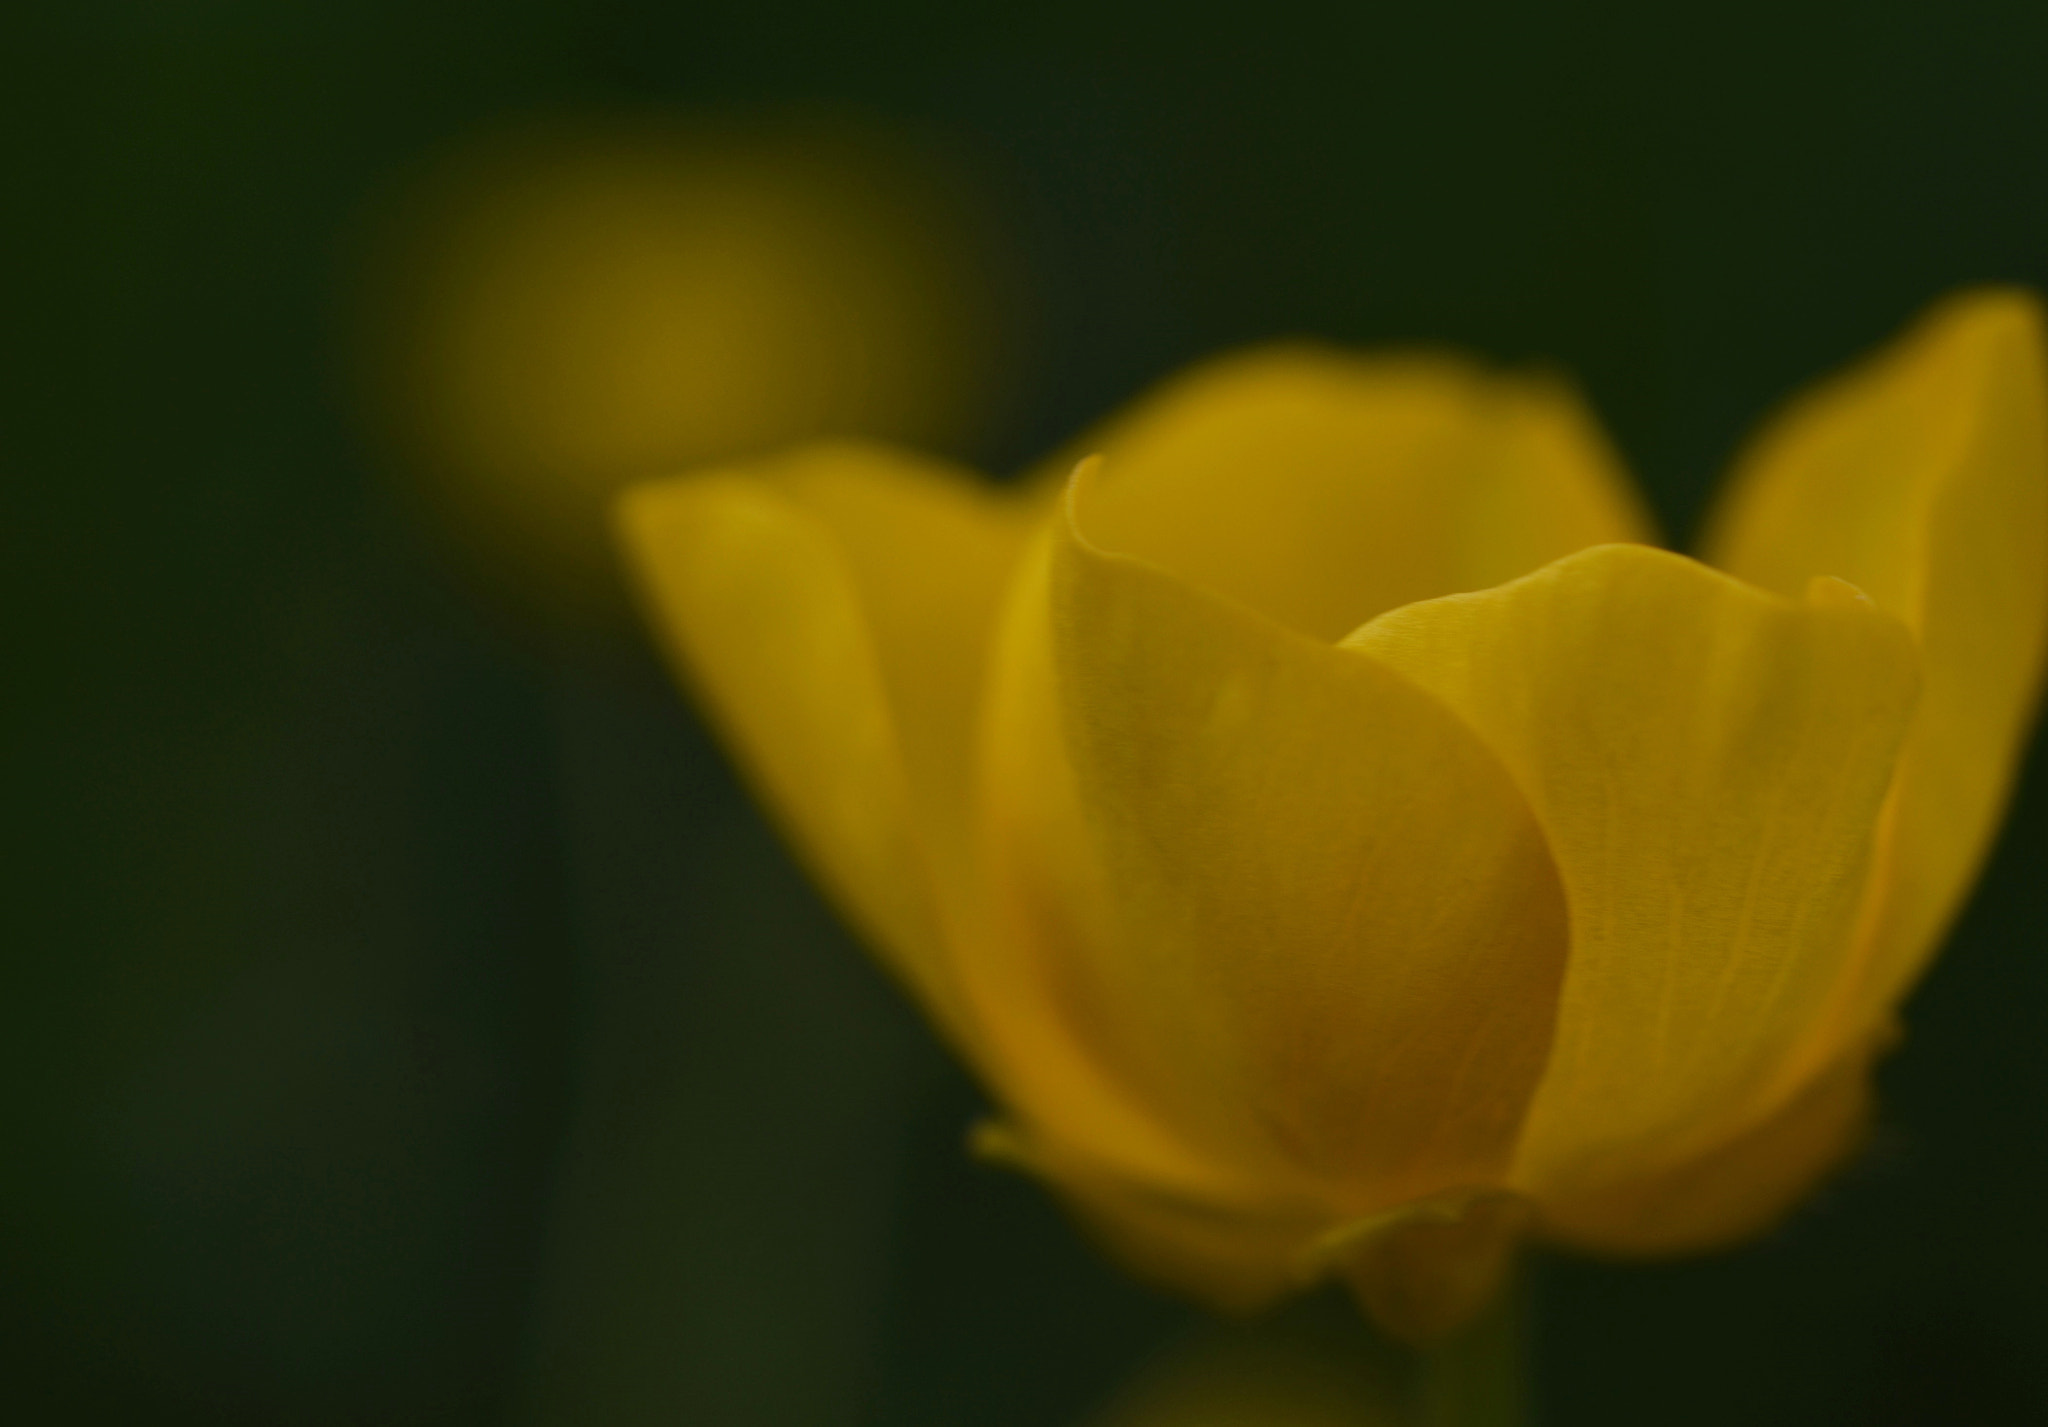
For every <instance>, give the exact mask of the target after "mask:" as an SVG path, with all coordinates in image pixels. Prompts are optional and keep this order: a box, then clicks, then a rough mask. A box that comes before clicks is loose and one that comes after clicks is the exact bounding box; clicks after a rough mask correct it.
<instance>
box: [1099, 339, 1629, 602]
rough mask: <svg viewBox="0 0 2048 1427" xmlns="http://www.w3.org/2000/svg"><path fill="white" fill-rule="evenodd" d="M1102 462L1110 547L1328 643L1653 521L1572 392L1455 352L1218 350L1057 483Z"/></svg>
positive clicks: (1103, 533)
mask: <svg viewBox="0 0 2048 1427" xmlns="http://www.w3.org/2000/svg"><path fill="white" fill-rule="evenodd" d="M1097 452H1099V453H1101V454H1103V455H1104V456H1106V457H1107V469H1106V471H1105V474H1104V478H1103V480H1102V482H1101V487H1100V489H1099V490H1098V491H1097V492H1096V494H1095V495H1094V497H1093V499H1092V501H1091V509H1090V514H1089V528H1090V531H1091V532H1092V533H1093V535H1094V537H1095V538H1096V539H1098V540H1099V541H1101V542H1102V544H1103V545H1104V547H1105V548H1108V549H1114V550H1120V551H1124V552H1125V553H1128V554H1131V555H1135V556H1138V557H1140V558H1142V559H1145V560H1149V561H1151V562H1152V563H1153V564H1155V565H1158V566H1159V567H1161V568H1162V569H1165V570H1169V571H1171V572H1172V573H1174V574H1175V575H1178V576H1180V577H1181V578H1182V579H1185V580H1187V581H1189V582H1190V583H1192V584H1196V585H1199V586H1202V587H1203V588H1205V589H1208V590H1211V591H1213V592H1215V593H1218V594H1222V595H1226V596H1229V597H1230V598H1232V599H1235V600H1239V601H1241V602H1242V603H1244V604H1247V605H1250V606H1251V607H1252V608H1254V609H1257V610H1260V611H1263V612H1264V613H1266V614H1268V615H1270V616H1271V617H1272V618H1274V619H1277V620H1279V621H1280V622H1281V623H1283V624H1286V625H1288V626H1290V627H1292V628H1294V629H1296V630H1298V631H1300V632H1302V633H1304V634H1308V635H1311V636H1314V637H1316V638H1319V639H1324V640H1330V641H1335V640H1337V639H1339V638H1341V637H1342V636H1343V635H1344V634H1345V633H1347V632H1348V631H1350V630H1352V629H1354V628H1356V627H1357V626H1358V625H1359V624H1361V623H1363V622H1364V621H1365V620H1367V619H1370V618H1371V617H1372V616H1373V615H1375V614H1378V613H1380V612H1381V611H1382V610H1387V609H1392V608H1394V607H1396V606H1397V605H1403V604H1407V603H1409V602H1411V601H1414V600H1419V599H1427V598H1430V597H1433V596H1436V595H1443V594H1449V593H1451V592H1453V591H1456V590H1474V589H1485V588H1487V587H1489V586H1491V585H1496V584H1499V583H1501V582H1502V581H1504V580H1508V579H1512V578H1514V577H1515V576H1517V575H1522V574H1526V573H1528V572H1529V571H1531V570H1534V569H1536V568H1538V567H1539V566H1541V565H1543V564H1545V563H1547V562H1549V561H1550V560H1553V559H1556V558H1557V557H1558V556H1560V555H1566V554H1569V553H1570V552H1571V551H1573V550H1578V549H1581V548H1583V547H1585V546H1587V545H1595V544H1600V543H1603V542H1607V541H1617V540H1638V539H1645V538H1647V533H1648V529H1649V526H1648V523H1647V521H1646V520H1645V518H1644V516H1643V514H1642V512H1641V510H1640V508H1639V507H1638V505H1637V504H1636V501H1635V497H1634V495H1633V493H1632V492H1631V490H1630V488H1629V485H1628V482H1627V480H1626V479H1625V478H1624V477H1623V475H1622V474H1621V471H1620V468H1619V466H1618V464H1617V463H1616V461H1615V458H1614V456H1613V455H1612V453H1611V452H1610V451H1609V449H1608V447H1607V444H1606V442H1605V441H1604V440H1603V439H1602V437H1601V435H1600V432H1599V430H1598V428H1597V426H1596V425H1595V423H1594V421H1593V419H1592V417H1591V416H1590V415H1589V414H1588V413H1587V412H1586V410H1585V409H1584V407H1583V405H1582V404H1581V403H1580V402H1579V400H1578V399H1577V397H1576V395H1575V394H1574V393H1573V392H1572V391H1571V390H1570V389H1569V388H1567V387H1565V386H1564V385H1563V384H1562V383H1559V382H1557V381H1554V380H1551V379H1547V378H1544V377H1540V376H1504V375H1498V374H1495V373H1491V372H1488V371H1486V370H1484V369H1482V368H1479V367H1476V366H1474V365H1472V364H1470V363H1467V362H1463V361H1459V360H1457V359H1454V358H1450V357H1442V356H1425V355H1409V356H1395V357H1359V356H1350V355H1346V354H1343V353H1340V352H1335V351H1328V350H1324V349H1320V348H1315V347H1308V346H1299V347H1276V348H1265V349H1261V350H1256V351H1252V352H1248V353H1244V354H1241V355H1237V356H1233V357H1226V358H1223V359H1221V360H1219V361H1216V362H1212V363H1210V364H1208V365H1206V366H1204V367H1200V368H1197V369H1196V370H1195V371H1194V372H1192V373H1190V374H1188V375H1186V376H1183V377H1181V378H1178V379H1177V380H1175V381H1173V382H1171V383H1169V384H1168V385H1167V386H1166V387H1165V388H1164V389H1162V390H1161V391H1159V392H1158V393H1156V394H1154V395H1153V396H1151V397H1149V398H1148V399H1146V400H1145V401H1143V402H1141V403H1140V404H1139V405H1138V406H1137V408H1136V409H1135V410H1134V411H1132V412H1131V413H1130V414H1129V415H1126V416H1121V417H1119V418H1117V419H1115V420H1113V421H1112V422H1110V423H1108V424H1107V425H1106V426H1104V427H1103V428H1102V429H1100V430H1098V431H1096V432H1092V433H1090V435H1089V436H1088V437H1086V438H1085V439H1084V440H1083V441H1082V442H1081V443H1079V444H1078V445H1077V446H1076V447H1075V448H1074V454H1073V455H1072V456H1070V457H1067V458H1066V459H1065V462H1064V465H1063V466H1062V468H1061V470H1060V474H1062V475H1064V474H1065V471H1066V470H1067V469H1070V468H1071V466H1072V464H1073V461H1074V460H1076V459H1078V458H1079V457H1081V456H1085V455H1088V454H1091V453H1097Z"/></svg>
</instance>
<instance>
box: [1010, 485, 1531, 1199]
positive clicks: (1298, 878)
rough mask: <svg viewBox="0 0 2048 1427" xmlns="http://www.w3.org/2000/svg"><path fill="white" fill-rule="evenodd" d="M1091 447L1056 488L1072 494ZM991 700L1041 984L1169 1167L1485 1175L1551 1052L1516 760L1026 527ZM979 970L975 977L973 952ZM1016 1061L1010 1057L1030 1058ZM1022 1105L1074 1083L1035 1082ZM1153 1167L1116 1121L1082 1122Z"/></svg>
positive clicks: (1106, 1144)
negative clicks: (1183, 1161) (1174, 1155)
mask: <svg viewBox="0 0 2048 1427" xmlns="http://www.w3.org/2000/svg"><path fill="white" fill-rule="evenodd" d="M1088 495H1089V492H1088V490H1087V489H1086V483H1085V481H1084V479H1083V477H1082V476H1081V475H1077V477H1076V482H1075V490H1074V492H1073V494H1072V495H1071V496H1070V503H1071V504H1070V509H1072V510H1078V511H1079V512H1080V516H1079V518H1080V519H1082V520H1084V521H1085V519H1086V516H1087V514H1088V510H1087V498H1088ZM1047 541H1048V548H1047V550H1046V552H1045V558H1044V561H1043V565H1042V576H1041V578H1040V579H1039V580H1038V581H1037V582H1036V583H1035V584H1034V583H1033V582H1032V581H1030V580H1025V581H1020V584H1019V587H1018V595H1019V602H1018V604H1017V605H1015V606H1013V608H1012V619H1011V622H1010V625H1009V627H1008V629H1007V630H1006V634H1005V640H1006V643H1005V647H1004V650H1003V653H1002V655H1001V657H1000V658H999V661H998V664H999V668H1000V669H1001V670H1002V672H1003V674H1004V675H1005V676H1006V679H1007V683H1006V685H1005V686H1004V688H1003V689H1002V691H1001V692H1000V693H999V695H998V696H997V697H996V698H995V699H994V700H993V701H992V704H991V710H992V715H993V718H994V723H993V724H992V743H993V748H994V751H995V755H996V756H995V757H994V758H992V761H991V769H992V776H993V777H994V778H995V779H996V780H997V781H996V783H995V784H994V785H993V787H992V792H991V797H990V806H991V808H992V809H994V810H996V811H997V813H998V814H999V815H1000V817H1001V818H1002V819H1003V822H1002V824H1001V825H1000V826H999V827H998V828H997V838H996V844H995V845H996V848H997V855H998V857H999V858H1000V859H1001V863H1000V865H1001V866H1002V868H1003V870H1004V873H1005V876H1004V879H1003V880H1004V885H1005V886H1006V887H1007V888H1008V889H1009V890H1010V891H1011V893H1012V895H1013V896H1014V897H1015V899H1016V901H1015V903H1014V905H1013V907H1012V908H1011V911H1010V914H1009V916H1008V917H1007V918H1006V920H1008V921H1009V922H1010V923H1011V924H1012V925H1015V926H1017V927H1020V928H1022V929H1023V930H1024V932H1025V934H1026V936H1027V937H1028V948H1027V950H1026V951H1025V952H1024V953H1023V954H1021V955H1020V956H1019V957H1018V958H1017V960H1016V961H1014V962H1013V963H1012V966H1013V968H1015V969H1014V970H1013V972H1012V974H1011V975H1010V976H1009V977H1008V978H1007V979H1005V980H1003V981H1001V982H1000V983H992V985H991V994H994V995H997V996H1000V997H1001V999H1002V1001H1003V1003H1004V1004H1006V1005H1014V1004H1016V1003H1017V1002H1018V1001H1019V1000H1020V999H1021V998H1023V997H1026V996H1028V995H1030V994H1031V992H1030V990H1029V986H1028V984H1027V983H1029V982H1031V981H1032V980H1033V978H1037V979H1038V980H1039V983H1040V989H1039V990H1038V991H1037V993H1036V994H1038V995H1039V996H1041V997H1043V998H1045V999H1046V1000H1048V1001H1050V1002H1052V1003H1054V1004H1056V1005H1057V1007H1058V1008H1059V1010H1058V1015H1057V1017H1056V1019H1057V1021H1058V1022H1059V1023H1060V1024H1063V1025H1065V1026H1068V1027H1070V1028H1072V1033H1073V1035H1074V1037H1075V1039H1076V1041H1077V1043H1078V1045H1079V1048H1080V1051H1081V1053H1082V1054H1084V1055H1085V1056H1086V1057H1088V1058H1089V1059H1091V1060H1092V1061H1093V1062H1094V1063H1095V1064H1097V1065H1099V1066H1101V1067H1102V1068H1103V1070H1102V1078H1103V1079H1105V1080H1108V1081H1111V1082H1114V1083H1118V1084H1121V1085H1123V1086H1126V1087H1131V1088H1132V1089H1133V1093H1134V1096H1135V1098H1136V1100H1137V1102H1138V1103H1139V1104H1141V1105H1142V1106H1143V1107H1144V1109H1145V1110H1146V1111H1147V1112H1148V1113H1149V1114H1151V1115H1152V1116H1153V1117H1154V1118H1155V1119H1156V1121H1157V1122H1158V1123H1159V1124H1161V1125H1163V1126H1165V1127H1167V1132H1168V1133H1169V1134H1170V1135H1171V1136H1175V1137H1178V1139H1179V1142H1180V1143H1181V1144H1182V1145H1183V1146H1186V1147H1188V1148H1189V1150H1190V1154H1189V1158H1190V1159H1192V1160H1195V1161H1204V1160H1206V1161H1207V1162H1209V1163H1212V1164H1214V1165H1218V1166H1227V1172H1226V1171H1225V1170H1222V1169H1219V1170H1218V1171H1217V1172H1216V1174H1215V1175H1214V1176H1213V1177H1212V1178H1211V1179H1210V1180H1209V1181H1207V1182H1202V1181H1200V1180H1193V1181H1192V1182H1186V1183H1184V1184H1183V1185H1182V1187H1181V1189H1180V1192H1182V1193H1183V1194H1184V1195H1185V1196H1186V1197H1188V1198H1190V1199H1194V1200H1205V1199H1206V1201H1207V1202H1210V1203H1215V1202H1218V1201H1219V1200H1221V1199H1227V1198H1229V1196H1230V1195H1231V1194H1234V1193H1238V1192H1239V1191H1238V1190H1233V1189H1231V1188H1229V1187H1227V1186H1226V1185H1225V1184H1224V1181H1225V1180H1233V1181H1234V1182H1235V1183H1237V1184H1238V1185H1240V1186H1245V1188H1243V1191H1242V1192H1243V1193H1244V1194H1245V1195H1256V1196H1257V1197H1260V1198H1262V1199H1271V1198H1277V1197H1281V1196H1284V1195H1287V1194H1295V1195H1300V1196H1308V1197H1312V1198H1317V1199H1319V1200H1320V1201H1321V1202H1322V1203H1324V1204H1326V1205H1327V1206H1329V1207H1328V1213H1329V1214H1331V1215H1332V1216H1334V1217H1335V1218H1338V1219H1349V1218H1354V1217H1357V1216H1359V1215H1362V1214H1366V1213H1371V1212H1375V1211H1377V1210H1380V1209H1383V1208H1386V1207H1388V1206H1390V1205H1394V1204H1398V1203H1401V1202H1404V1201H1407V1200H1410V1199H1415V1198H1418V1197H1421V1196H1424V1195H1427V1194H1431V1193H1434V1192H1436V1191H1439V1190H1442V1189H1446V1188H1452V1187H1472V1186H1483V1185H1487V1184H1490V1183H1493V1182H1496V1181H1497V1180H1498V1178H1499V1177H1500V1176H1501V1175H1502V1174H1503V1173H1504V1172H1505V1170H1506V1168H1507V1164H1508V1159H1509V1155H1510V1152H1511V1149H1512V1145H1513V1143H1514V1139H1515V1135H1516V1131H1517V1129H1518V1127H1519V1125H1520V1122H1521V1117H1522V1112H1523V1108H1524V1106H1525V1104H1526V1102H1527V1100H1528V1097H1529V1095H1530V1093H1531V1090H1532V1088H1533V1086H1534V1084H1535V1080H1536V1077H1537V1075H1538V1074H1539V1073H1540V1070H1541V1067H1542V1065H1543V1062H1544V1057H1545V1052H1546V1050H1547V1048H1548V1044H1549V1037H1550V1026H1551V1017H1552V1008H1553V1000H1554V996H1555V991H1556V987H1557V984H1558V978H1559V976H1560V974H1561V968H1562V957H1563V951H1564V921H1563V904H1562V899H1561V897H1560V894H1559V888H1558V884H1557V880H1556V876H1555V873H1554V872H1553V870H1552V868H1551V865H1550V860H1549V856H1548V853H1547V851H1546V850H1545V847H1544V844H1543V840H1542V838H1541V836H1540V834H1539V832H1538V830H1537V827H1536V825H1535V822H1534V820H1533V818H1532V817H1531V816H1530V813H1529V810H1528V808H1527V807H1526V806H1525V804H1524V802H1523V800H1522V798H1521V796H1520V794H1519V793H1517V791H1516V790H1515V788H1514V785H1513V784H1512V782H1511V781H1510V780H1509V778H1508V777H1507V775H1506V774H1505V773H1504V772H1503V770H1502V769H1501V768H1500V767H1499V765H1498V764H1497V763H1496V762H1495V760H1494V759H1493V758H1492V757H1491V755H1489V754H1488V753H1487V752H1486V751H1485V749H1484V748H1483V747H1482V746H1481V745H1480V744H1479V742H1478V741H1477V740H1476V739H1475V738H1474V737H1473V736H1472V734H1471V733H1470V732H1469V731H1468V730H1467V729H1466V728H1465V727H1464V725H1463V724H1462V723H1461V722H1460V721H1459V720H1458V719H1457V718H1456V717H1454V716H1453V715H1451V714H1450V713H1449V712H1448V711H1447V710H1446V709H1444V708H1443V707H1442V706H1441V705H1440V704H1439V703H1437V702H1436V701H1435V700H1434V699H1432V698H1430V697H1429V696H1427V695H1426V694H1423V693H1422V692H1420V691H1419V690H1417V689H1416V688H1415V687H1414V686H1413V685H1412V684H1410V683H1409V682H1408V681H1407V680H1405V679H1403V678H1402V677H1400V676H1399V675H1397V674H1394V673H1392V672H1390V671H1389V670H1387V669H1385V668H1383V667H1381V666H1379V665H1377V664H1375V663H1374V662H1373V661H1371V660H1368V659H1363V658H1360V657H1358V656H1356V655H1353V654H1351V653H1348V652H1346V651H1343V650H1340V649H1337V648H1335V647H1333V646H1330V645H1325V644H1321V643H1318V642H1316V641H1313V640H1309V639H1305V638H1302V637H1301V636H1299V635H1295V634H1293V633H1291V632H1289V631H1287V630H1285V629H1283V628H1281V627H1279V626H1278V625H1275V624H1273V623H1272V622H1271V621H1269V620H1267V619H1265V618H1263V617H1262V616H1259V615H1257V614H1255V613H1253V612H1251V611H1249V610H1245V609H1242V608H1240V607H1238V606H1236V605H1233V604H1231V603H1229V602H1227V601H1224V600H1220V599H1217V598H1215V597H1214V596H1211V595H1208V594H1206V593H1204V592H1203V591H1200V590H1197V589H1193V588H1190V587H1189V586H1187V585H1185V584H1183V583H1182V582H1181V581H1179V580H1177V579H1174V578H1173V577H1172V576H1170V575H1167V574H1165V573H1163V572H1161V571H1159V570H1157V569H1155V568H1153V567H1151V566H1149V565H1146V564H1144V563H1143V562H1141V561H1138V560H1134V559H1130V558H1126V557H1123V556H1119V555H1113V554H1109V553H1106V552H1104V551H1103V550H1101V549H1098V548H1096V547H1095V546H1093V545H1091V544H1090V543H1089V542H1088V541H1087V540H1086V539H1084V538H1083V537H1082V536H1081V534H1080V531H1079V529H1078V528H1077V526H1075V525H1074V524H1072V523H1071V521H1070V523H1069V524H1067V525H1066V526H1064V527H1059V526H1056V527H1055V528H1054V529H1053V530H1052V531H1050V532H1048V535H1047ZM978 974H979V973H978ZM1029 1073H1030V1072H1029V1068H1027V1069H1026V1070H1025V1071H1024V1072H1023V1075H1022V1078H1023V1079H1024V1080H1025V1081H1026V1082H1028V1080H1029ZM1013 1094H1014V1099H1015V1101H1016V1102H1017V1103H1018V1104H1019V1107H1020V1109H1021V1110H1022V1111H1023V1113H1024V1117H1025V1118H1026V1119H1027V1120H1028V1121H1030V1122H1031V1123H1032V1125H1033V1127H1034V1128H1035V1129H1037V1130H1039V1131H1041V1132H1044V1131H1046V1129H1047V1127H1049V1126H1050V1127H1053V1128H1055V1129H1057V1130H1059V1131H1063V1132H1064V1131H1068V1130H1069V1127H1070V1125H1071V1124H1072V1121H1073V1116H1072V1115H1071V1114H1070V1113H1066V1112H1067V1111H1068V1110H1069V1108H1070V1107H1068V1106H1067V1105H1065V1104H1059V1103H1053V1100H1052V1097H1051V1096H1050V1095H1049V1094H1047V1093H1045V1092H1044V1091H1042V1090H1040V1089H1038V1087H1036V1086H1034V1085H1033V1084H1030V1083H1022V1084H1019V1085H1017V1086H1015V1087H1014V1091H1013ZM1076 1148H1077V1149H1078V1150H1079V1151H1080V1152H1082V1153H1084V1154H1086V1155H1087V1156H1089V1157H1091V1158H1092V1159H1093V1160H1095V1161H1096V1162H1099V1163H1101V1164H1103V1165H1105V1166H1110V1167H1123V1168H1124V1169H1125V1171H1126V1172H1128V1173H1131V1174H1133V1175H1134V1176H1137V1177H1144V1178H1150V1179H1151V1180H1152V1181H1153V1182H1155V1183H1157V1184H1160V1185H1162V1186H1166V1185H1170V1184H1171V1183H1172V1177H1173V1174H1174V1172H1175V1171H1174V1169H1173V1167H1172V1166H1171V1165H1166V1164H1164V1163H1163V1159H1162V1158H1160V1157H1155V1158H1154V1159H1153V1160H1152V1161H1151V1162H1148V1163H1145V1164H1142V1165H1140V1164H1137V1163H1136V1162H1135V1161H1134V1154H1133V1150H1132V1148H1131V1146H1130V1145H1129V1144H1128V1143H1127V1142H1126V1141H1124V1140H1122V1139H1117V1138H1112V1137H1110V1136H1108V1135H1103V1136H1101V1137H1100V1138H1099V1139H1098V1140H1096V1141H1095V1142H1092V1143H1086V1144H1082V1145H1078V1146H1076Z"/></svg>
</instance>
